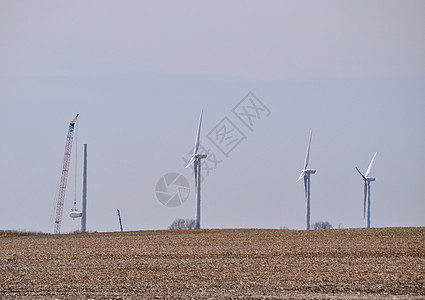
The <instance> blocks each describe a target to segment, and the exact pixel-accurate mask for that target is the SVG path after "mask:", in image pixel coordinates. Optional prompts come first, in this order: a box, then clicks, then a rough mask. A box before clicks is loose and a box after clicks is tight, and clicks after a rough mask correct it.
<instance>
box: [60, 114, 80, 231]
mask: <svg viewBox="0 0 425 300" xmlns="http://www.w3.org/2000/svg"><path fill="white" fill-rule="evenodd" d="M78 115H79V114H77V115H76V116H75V118H74V119H73V120H72V121H71V122H69V129H68V135H67V136H66V144H65V154H64V157H63V163H62V171H61V177H60V181H59V187H58V192H57V193H56V196H55V204H56V205H55V206H56V213H55V227H54V233H60V229H61V222H62V212H63V204H64V200H65V193H66V183H67V181H68V173H69V163H70V160H71V150H72V140H73V137H74V127H75V122H76V121H77V118H78Z"/></svg>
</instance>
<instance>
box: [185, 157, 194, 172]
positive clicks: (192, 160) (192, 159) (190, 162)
mask: <svg viewBox="0 0 425 300" xmlns="http://www.w3.org/2000/svg"><path fill="white" fill-rule="evenodd" d="M194 161H195V156H193V155H192V158H191V159H190V160H189V162H188V163H187V165H186V167H185V168H186V169H187V168H189V167H190V165H191V164H193V162H194Z"/></svg>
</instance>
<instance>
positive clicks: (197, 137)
mask: <svg viewBox="0 0 425 300" xmlns="http://www.w3.org/2000/svg"><path fill="white" fill-rule="evenodd" d="M202 114H203V110H201V115H200V117H199V125H198V132H197V133H196V140H195V147H193V154H197V153H198V149H199V136H200V135H201V123H202Z"/></svg>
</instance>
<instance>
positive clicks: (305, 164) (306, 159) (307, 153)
mask: <svg viewBox="0 0 425 300" xmlns="http://www.w3.org/2000/svg"><path fill="white" fill-rule="evenodd" d="M312 135H313V131H312V130H310V138H309V139H308V146H307V152H306V154H305V161H304V169H307V166H308V161H309V159H310V144H311V136H312Z"/></svg>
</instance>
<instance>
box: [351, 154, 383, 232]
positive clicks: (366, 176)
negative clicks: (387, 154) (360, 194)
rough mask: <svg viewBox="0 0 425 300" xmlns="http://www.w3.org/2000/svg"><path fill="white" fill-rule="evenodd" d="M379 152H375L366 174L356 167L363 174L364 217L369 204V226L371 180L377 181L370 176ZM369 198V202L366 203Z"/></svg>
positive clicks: (368, 223) (368, 215)
mask: <svg viewBox="0 0 425 300" xmlns="http://www.w3.org/2000/svg"><path fill="white" fill-rule="evenodd" d="M376 154H378V152H375V154H374V155H373V157H372V160H371V161H370V164H369V168H367V171H366V174H364V175H363V174H362V172H360V170H359V169H358V168H357V167H356V170H357V172H359V174H360V176H362V178H363V180H364V200H363V219H364V218H365V215H366V205H367V223H366V225H367V228H370V182H371V181H375V177H369V174H370V170H371V169H372V164H373V161H374V160H375V156H376ZM366 199H367V203H366Z"/></svg>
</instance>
